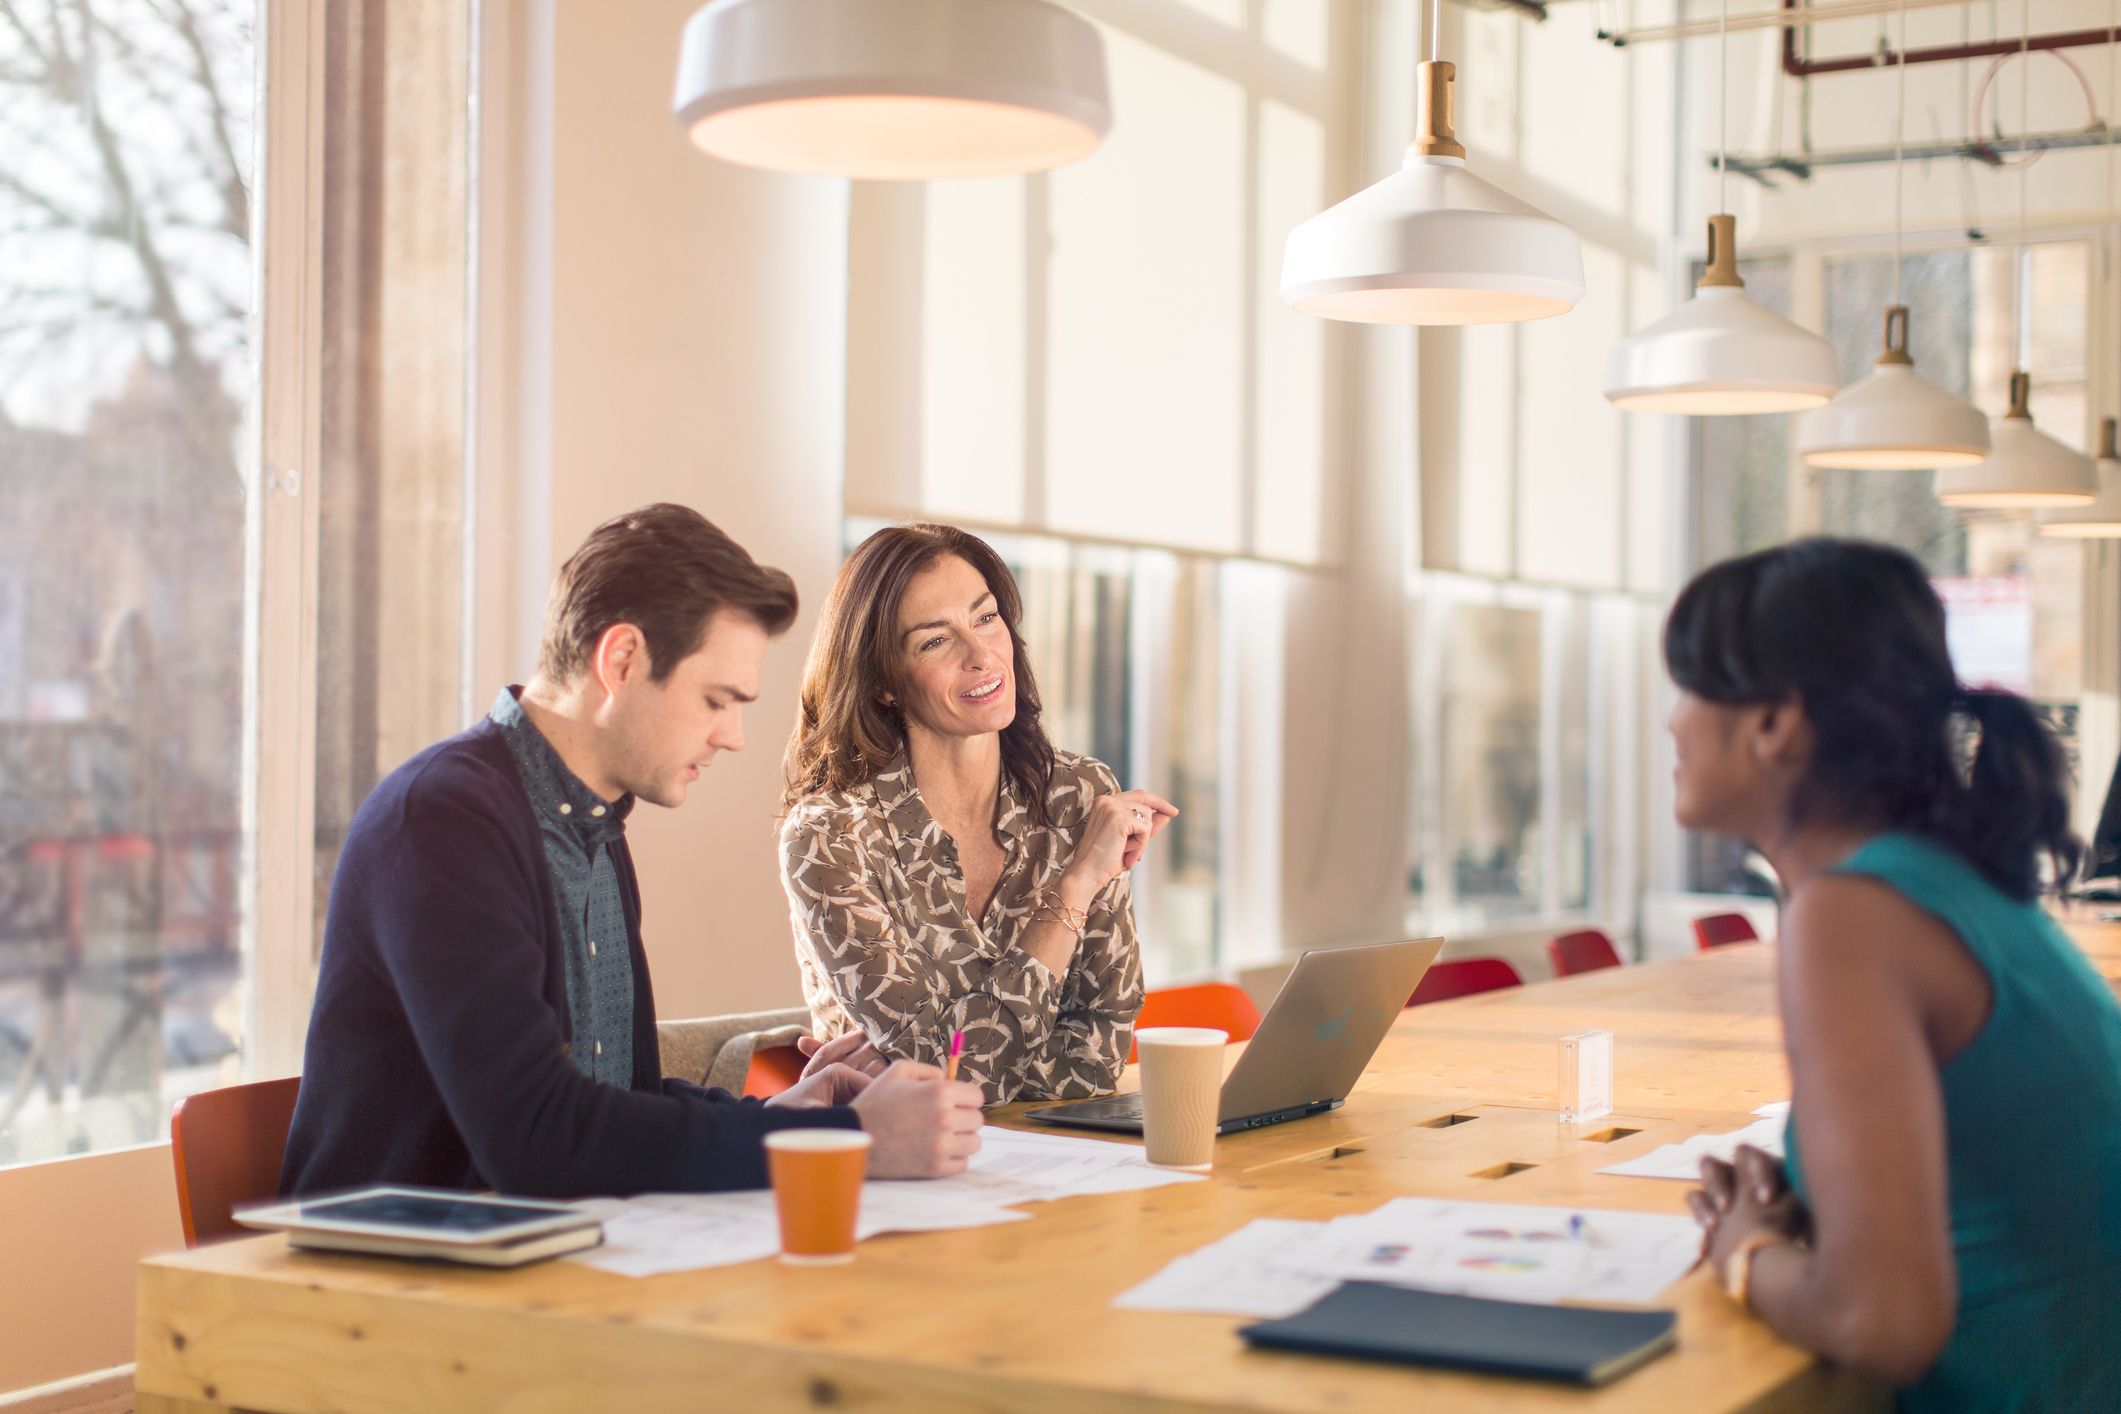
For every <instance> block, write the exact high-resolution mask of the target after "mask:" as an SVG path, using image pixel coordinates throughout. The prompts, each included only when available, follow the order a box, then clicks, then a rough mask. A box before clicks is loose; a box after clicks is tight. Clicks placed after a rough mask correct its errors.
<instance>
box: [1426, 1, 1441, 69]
mask: <svg viewBox="0 0 2121 1414" xmlns="http://www.w3.org/2000/svg"><path fill="white" fill-rule="evenodd" d="M1442 56H1443V0H1429V62H1430V63H1432V64H1433V63H1435V62H1436V61H1437V60H1438V59H1439V58H1441V57H1442Z"/></svg>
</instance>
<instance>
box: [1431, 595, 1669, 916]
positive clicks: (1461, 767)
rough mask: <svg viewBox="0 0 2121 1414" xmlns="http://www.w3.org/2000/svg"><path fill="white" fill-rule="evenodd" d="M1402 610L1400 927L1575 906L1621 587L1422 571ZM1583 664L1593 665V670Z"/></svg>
mask: <svg viewBox="0 0 2121 1414" xmlns="http://www.w3.org/2000/svg"><path fill="white" fill-rule="evenodd" d="M1419 608H1420V612H1419V613H1418V614H1417V615H1416V623H1417V627H1416V629H1415V650H1416V651H1415V652H1414V653H1413V655H1412V661H1413V664H1414V682H1413V685H1412V687H1411V689H1410V691H1411V693H1412V698H1413V701H1414V703H1415V712H1414V714H1413V719H1412V726H1413V734H1414V752H1413V755H1414V760H1415V763H1416V764H1415V780H1416V789H1415V791H1414V792H1413V793H1412V797H1411V798H1412V802H1413V819H1412V821H1411V822H1410V826H1409V831H1408V839H1409V841H1410V843H1411V845H1412V850H1413V857H1412V860H1411V862H1410V864H1409V869H1408V885H1409V890H1408V912H1407V922H1408V926H1409V927H1410V928H1413V929H1416V930H1419V931H1423V932H1437V933H1443V934H1446V935H1452V936H1463V935H1466V934H1479V933H1484V932H1494V931H1498V930H1502V929H1507V928H1510V927H1514V926H1530V925H1532V924H1534V923H1545V922H1551V921H1558V920H1564V919H1570V918H1582V917H1585V916H1587V915H1589V914H1590V913H1592V912H1593V910H1594V909H1595V908H1596V907H1597V905H1598V904H1600V903H1601V902H1603V900H1600V899H1599V898H1598V897H1597V894H1596V881H1597V879H1598V877H1599V874H1600V868H1601V864H1602V860H1601V858H1600V856H1599V854H1598V853H1597V851H1596V849H1595V848H1594V845H1595V843H1596V841H1597V838H1598V835H1599V833H1600V832H1599V830H1598V828H1597V826H1598V822H1599V820H1600V818H1601V816H1602V815H1603V814H1604V813H1606V812H1607V811H1608V809H1609V808H1610V807H1611V806H1612V804H1613V803H1614V802H1613V800H1612V799H1611V797H1612V794H1613V792H1614V791H1615V790H1616V789H1620V790H1625V788H1626V786H1627V782H1626V781H1625V779H1624V777H1623V776H1622V774H1621V773H1620V772H1618V771H1616V770H1614V769H1612V766H1613V764H1614V763H1613V761H1612V760H1611V759H1610V756H1609V751H1610V750H1611V749H1612V748H1613V747H1614V746H1615V744H1616V742H1617V738H1616V736H1615V735H1614V733H1615V732H1616V729H1617V730H1619V731H1622V732H1624V731H1625V730H1626V727H1625V725H1624V724H1623V723H1622V722H1621V721H1620V717H1621V715H1622V714H1619V713H1615V712H1613V711H1612V710H1610V704H1611V703H1612V701H1613V700H1614V698H1615V695H1616V694H1619V693H1624V692H1625V691H1626V690H1627V687H1628V685H1629V671H1628V665H1629V664H1630V663H1632V661H1633V659H1634V657H1635V640H1634V636H1633V634H1632V625H1633V623H1634V621H1635V619H1636V617H1637V616H1638V615H1639V613H1640V609H1639V606H1638V604H1637V603H1636V601H1634V600H1633V599H1632V598H1630V597H1628V596H1624V595H1617V594H1605V595H1588V594H1582V593H1573V592H1569V591H1564V590H1558V589H1539V588H1534V587H1532V586H1529V585H1520V584H1510V583H1506V582H1497V581H1487V580H1480V579H1474V578H1470V577H1464V576H1456V575H1442V574H1431V575H1427V576H1424V577H1423V579H1422V582H1421V589H1420V603H1419ZM1594 665H1595V670H1594Z"/></svg>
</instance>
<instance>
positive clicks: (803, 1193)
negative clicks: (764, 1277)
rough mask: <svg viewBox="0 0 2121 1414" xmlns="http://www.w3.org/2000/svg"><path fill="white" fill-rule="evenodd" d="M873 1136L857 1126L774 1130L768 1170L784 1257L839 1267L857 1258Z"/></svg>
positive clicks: (792, 1263)
mask: <svg viewBox="0 0 2121 1414" xmlns="http://www.w3.org/2000/svg"><path fill="white" fill-rule="evenodd" d="M868 1171H869V1136H868V1134H867V1133H866V1132H864V1131H862V1130H859V1129H776V1130H774V1131H773V1132H772V1133H770V1134H768V1135H767V1136H766V1172H767V1173H768V1174H769V1175H771V1176H772V1179H773V1206H774V1210H775V1212H777V1213H778V1214H779V1215H780V1219H781V1260H782V1261H784V1262H786V1263H788V1264H789V1265H790V1266H795V1267H836V1266H839V1265H841V1264H843V1263H846V1262H851V1261H853V1260H854V1225H855V1220H856V1219H857V1218H858V1217H860V1216H861V1210H862V1178H863V1176H864V1175H865V1174H866V1173H867V1172H868Z"/></svg>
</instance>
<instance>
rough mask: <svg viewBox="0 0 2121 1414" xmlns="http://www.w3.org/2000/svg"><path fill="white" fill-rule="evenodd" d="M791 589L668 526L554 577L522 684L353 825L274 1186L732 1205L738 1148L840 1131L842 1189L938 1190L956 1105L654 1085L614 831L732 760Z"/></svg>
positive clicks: (611, 528) (932, 1081) (956, 1133)
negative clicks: (930, 1183)
mask: <svg viewBox="0 0 2121 1414" xmlns="http://www.w3.org/2000/svg"><path fill="white" fill-rule="evenodd" d="M795 610H796V597H795V586H794V584H793V583H792V582H791V581H790V580H789V578H788V576H787V575H786V574H783V573H782V572H781V571H779V570H776V569H768V568H765V567H762V566H760V565H758V564H756V563H755V562H753V560H752V558H751V556H750V555H748V554H746V553H745V552H744V550H743V549H742V548H741V547H740V546H738V545H737V544H736V543H735V542H734V541H732V540H731V539H730V538H729V537H728V536H726V535H724V534H723V533H722V532H721V531H719V530H717V529H716V528H715V527H714V526H712V525H710V524H709V523H708V522H707V521H706V520H704V519H703V518H701V516H700V515H699V514H698V513H697V512H695V511H692V510H688V509H686V508H685V507H683V506H674V505H654V506H648V507H644V508H643V509H641V510H638V511H635V512H633V513H632V514H630V515H624V516H620V517H619V518H617V519H616V520H612V521H608V522H606V523H605V524H603V525H601V526H599V527H598V528H597V529H596V530H595V531H593V532H592V533H591V534H590V536H589V539H588V540H587V541H585V542H584V543H583V545H582V547H581V548H580V549H579V550H577V551H576V552H575V554H574V556H573V557H572V558H571V559H569V560H568V561H567V563H566V564H565V565H563V566H562V567H561V569H560V573H559V577H558V579H557V580H556V581H555V582H554V585H553V590H552V597H551V600H550V601H549V602H548V604H547V605H546V611H545V628H544V640H543V643H542V644H541V646H540V650H539V662H538V671H537V675H536V676H535V677H533V678H532V679H531V681H530V683H529V684H528V685H527V686H525V687H522V688H520V689H518V688H508V689H506V690H504V691H503V692H502V693H501V694H500V696H499V698H498V699H497V700H496V701H495V703H494V707H493V710H492V712H491V713H489V714H488V715H487V717H486V718H485V719H484V720H482V721H481V722H479V724H478V725H476V726H474V727H473V728H471V730H469V731H467V732H464V733H463V734H462V735H460V736H455V737H452V738H450V739H449V740H447V741H444V742H442V743H440V744H439V745H436V746H432V747H429V748H428V749H427V750H425V751H423V752H421V753H419V754H418V755H416V756H414V757H413V758H412V759H411V760H409V761H407V762H406V763H405V764H404V765H402V766H400V767H399V768H398V769H397V770H395V771H393V772H391V774H390V775H389V776H387V777H386V778H385V779H384V780H383V781H382V783H381V784H379V785H378V786H377V787H376V788H375V790H374V791H373V792H372V793H371V794H370V795H369V797H368V799H367V800H366V801H364V802H363V803H362V805H361V808H360V810H359V812H358V813H357V814H356V815H355V817H354V822H353V827H352V829H351V830H350V831H349V832H348V834H347V838H346V845H345V849H344V851H343V852H342V853H341V855H340V857H339V866H338V873H337V876H336V877H335V878H334V879H333V881H332V892H331V906H330V909H329V912H328V915H327V919H326V923H325V929H324V954H323V960H322V966H321V969H320V972H319V975H318V979H317V997H316V1006H315V1010H314V1012H313V1014H312V1016H311V1020H310V1026H309V1043H308V1051H307V1054H306V1056H305V1058H304V1064H303V1069H302V1091H301V1099H300V1102H299V1103H298V1104H297V1105H296V1108H295V1117H294V1126H293V1129H292V1131H291V1132H290V1133H289V1135H288V1140H287V1157H286V1161H285V1163H284V1165H283V1166H282V1169H281V1173H280V1187H281V1191H282V1192H285V1193H310V1192H317V1191H320V1190H324V1189H331V1188H341V1187H345V1186H348V1185H352V1184H361V1183H375V1182H395V1183H419V1184H433V1185H438V1186H442V1187H451V1188H493V1189H498V1190H499V1191H501V1192H503V1193H511V1194H524V1195H530V1196H539V1197H571V1196H576V1195H584V1194H625V1193H635V1192H643V1191H658V1190H660V1191H682V1190H690V1189H714V1188H743V1187H756V1186H759V1185H761V1184H763V1183H764V1182H765V1181H766V1168H765V1155H764V1152H763V1148H762V1144H761V1140H762V1137H763V1136H764V1135H765V1134H766V1132H767V1131H769V1130H773V1129H784V1128H790V1127H796V1126H806V1125H808V1126H818V1125H827V1126H840V1127H846V1128H854V1127H860V1128H863V1129H866V1130H868V1131H869V1133H870V1135H871V1137H872V1140H873V1144H874V1147H873V1148H872V1150H871V1153H870V1172H871V1173H872V1174H874V1175H876V1176H878V1177H896V1178H917V1177H927V1176H932V1175H938V1174H946V1173H955V1172H958V1171H960V1170H962V1169H963V1168H964V1167H965V1162H966V1160H967V1158H969V1157H970V1155H971V1154H972V1152H973V1151H974V1150H975V1149H977V1148H978V1147H979V1134H978V1131H979V1124H980V1111H979V1091H978V1089H977V1088H976V1087H974V1086H972V1085H969V1084H965V1083H962V1082H955V1081H947V1080H945V1079H944V1078H943V1076H942V1074H941V1072H939V1071H937V1070H935V1069H934V1068H933V1067H930V1066H915V1065H903V1066H894V1067H893V1068H891V1069H890V1070H887V1071H885V1072H884V1073H883V1074H882V1075H880V1076H878V1077H877V1078H875V1079H874V1080H872V1079H871V1078H870V1077H869V1076H868V1075H866V1074H864V1073H862V1072H860V1071H857V1070H855V1069H852V1068H850V1067H848V1066H845V1065H826V1066H823V1067H816V1066H813V1068H812V1069H813V1072H814V1073H812V1074H809V1075H806V1076H805V1077H804V1079H803V1080H802V1082H801V1083H800V1084H798V1085H796V1086H795V1087H794V1088H793V1089H791V1090H789V1091H788V1092H787V1093H785V1094H783V1095H779V1096H776V1097H775V1098H774V1099H772V1100H770V1101H767V1102H766V1103H764V1104H761V1103H759V1102H758V1101H756V1100H739V1099H737V1098H735V1097H733V1096H731V1095H729V1094H728V1093H726V1092H724V1091H720V1090H702V1089H700V1088H699V1087H698V1086H695V1085H690V1084H687V1083H685V1082H684V1081H681V1080H673V1079H666V1078H664V1076H663V1075H662V1071H661V1067H660V1065H659V1064H658V1061H657V1055H656V1032H655V1002H654V997H653V995H652V994H651V992H650V990H649V980H648V967H647V960H646V957H645V955H644V953H643V950H642V945H641V900H640V892H639V888H638V885H637V884H636V882H635V879H634V872H633V863H632V857H631V855H630V854H629V853H628V851H627V848H626V831H625V820H626V816H627V814H628V813H629V812H630V811H631V810H632V808H633V804H634V801H635V799H636V798H639V799H642V800H646V801H649V802H651V803H653V804H655V805H660V806H663V807H665V808H675V807H676V806H678V805H680V804H682V803H683V802H684V799H685V796H686V793H687V791H688V790H689V788H690V786H691V784H692V782H693V781H695V780H697V779H698V778H699V775H700V772H701V771H702V770H704V769H705V768H706V767H707V766H708V764H709V763H711V762H712V761H713V760H714V758H715V756H716V755H717V754H718V753H720V752H723V751H735V750H738V749H740V748H741V747H742V746H743V744H744V736H743V725H742V713H743V706H744V704H745V703H747V702H750V701H752V700H754V699H755V698H756V697H757V695H758V682H759V670H760V666H761V664H762V662H763V660H764V655H765V650H766V643H767V640H768V638H770V637H771V636H772V635H774V634H778V633H781V632H783V631H784V630H786V629H787V627H788V625H789V624H790V623H792V622H793V621H794V619H795Z"/></svg>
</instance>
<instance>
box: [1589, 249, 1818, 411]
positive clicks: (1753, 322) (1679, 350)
mask: <svg viewBox="0 0 2121 1414" xmlns="http://www.w3.org/2000/svg"><path fill="white" fill-rule="evenodd" d="M1737 225H1738V220H1737V218H1736V217H1734V216H1729V215H1718V216H1711V217H1710V218H1709V252H1708V254H1709V259H1708V268H1707V269H1706V270H1704V271H1703V272H1702V275H1701V283H1700V285H1699V286H1698V287H1697V288H1696V289H1695V291H1694V297H1693V298H1692V299H1690V300H1688V301H1687V302H1686V303H1685V304H1683V305H1681V306H1680V307H1679V308H1678V309H1675V310H1673V311H1672V312H1671V313H1670V314H1668V315H1666V316H1665V317H1664V318H1662V319H1660V320H1658V321H1657V322H1656V323H1655V324H1652V325H1651V326H1650V327H1649V328H1647V329H1645V330H1643V331H1642V332H1641V333H1640V334H1635V335H1632V336H1630V337H1628V338H1625V339H1622V340H1621V341H1620V342H1619V343H1617V344H1615V345H1614V346H1613V352H1612V355H1611V357H1610V358H1609V359H1608V360H1607V361H1606V386H1605V395H1606V398H1607V400H1608V401H1610V402H1611V403H1612V404H1613V406H1614V407H1617V408H1619V409H1621V410H1622V411H1623V412H1677V413H1690V414H1692V415H1694V416H1696V417H1727V416H1735V415H1740V414H1744V413H1758V412H1796V411H1798V410H1799V409H1802V408H1815V407H1818V406H1820V405H1821V404H1823V403H1824V402H1826V400H1827V399H1829V398H1831V397H1833V396H1834V389H1835V388H1836V387H1837V386H1838V385H1839V381H1840V380H1839V374H1838V371H1837V370H1836V369H1835V367H1834V350H1833V348H1832V346H1831V345H1829V344H1828V343H1827V341H1826V340H1824V339H1822V338H1820V337H1819V336H1818V335H1817V334H1814V333H1812V332H1811V331H1810V330H1809V329H1804V328H1800V327H1799V326H1798V325H1795V324H1792V323H1790V321H1789V320H1787V319H1784V318H1783V317H1782V316H1781V315H1779V314H1776V313H1773V312H1772V311H1770V310H1766V309H1763V308H1761V307H1760V306H1759V305H1757V304H1755V303H1753V302H1752V301H1751V300H1749V299H1747V298H1746V297H1745V281H1744V280H1742V279H1740V278H1739V275H1738V251H1737V249H1736V231H1737Z"/></svg>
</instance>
